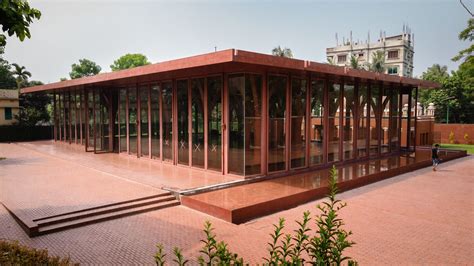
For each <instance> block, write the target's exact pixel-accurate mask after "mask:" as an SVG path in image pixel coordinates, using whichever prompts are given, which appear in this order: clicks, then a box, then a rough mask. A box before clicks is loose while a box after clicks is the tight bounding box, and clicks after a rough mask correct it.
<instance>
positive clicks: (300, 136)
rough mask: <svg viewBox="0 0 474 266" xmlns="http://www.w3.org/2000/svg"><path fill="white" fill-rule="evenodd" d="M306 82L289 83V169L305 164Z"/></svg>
mask: <svg viewBox="0 0 474 266" xmlns="http://www.w3.org/2000/svg"><path fill="white" fill-rule="evenodd" d="M305 125H306V80H304V79H297V78H294V79H292V81H291V168H297V167H303V166H305V162H306V126H305Z"/></svg>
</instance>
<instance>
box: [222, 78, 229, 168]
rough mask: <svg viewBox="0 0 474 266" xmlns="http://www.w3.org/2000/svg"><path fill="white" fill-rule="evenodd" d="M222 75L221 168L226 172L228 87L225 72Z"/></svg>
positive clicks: (227, 153) (227, 152)
mask: <svg viewBox="0 0 474 266" xmlns="http://www.w3.org/2000/svg"><path fill="white" fill-rule="evenodd" d="M222 77H223V78H224V80H223V82H222V84H223V92H222V100H223V101H222V103H223V105H222V107H223V108H222V110H223V112H222V120H223V121H222V139H223V141H222V155H223V160H222V170H223V174H227V173H228V172H229V164H228V158H229V130H227V126H228V125H229V97H228V93H229V88H228V76H227V74H226V73H222Z"/></svg>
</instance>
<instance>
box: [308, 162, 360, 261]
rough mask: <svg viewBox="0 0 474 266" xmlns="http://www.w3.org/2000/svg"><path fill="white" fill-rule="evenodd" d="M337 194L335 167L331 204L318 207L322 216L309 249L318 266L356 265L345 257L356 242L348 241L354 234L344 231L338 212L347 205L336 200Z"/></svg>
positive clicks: (330, 184) (331, 181) (330, 190)
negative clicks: (346, 263)
mask: <svg viewBox="0 0 474 266" xmlns="http://www.w3.org/2000/svg"><path fill="white" fill-rule="evenodd" d="M337 192H338V189H337V170H336V167H334V166H333V168H332V169H331V170H330V178H329V195H328V199H329V202H323V203H322V204H320V205H318V206H317V207H318V209H319V210H320V211H321V212H322V214H321V215H320V216H319V217H317V218H316V226H317V227H318V229H317V234H316V235H315V236H314V237H313V238H311V240H310V247H309V248H308V253H309V256H310V257H311V258H312V260H313V262H316V264H318V265H321V264H325V265H340V264H341V263H342V262H343V261H346V260H348V261H349V263H350V264H352V263H355V262H354V261H351V258H350V257H344V256H343V252H344V250H346V249H347V248H349V247H351V246H352V245H354V244H355V242H352V241H349V240H348V237H349V236H350V235H352V232H351V231H346V230H344V229H343V226H344V222H343V220H342V219H341V218H339V215H338V211H339V210H341V209H342V208H344V207H346V206H347V204H346V203H343V202H342V201H341V200H338V199H336V194H337Z"/></svg>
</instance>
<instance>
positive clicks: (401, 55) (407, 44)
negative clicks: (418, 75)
mask: <svg viewBox="0 0 474 266" xmlns="http://www.w3.org/2000/svg"><path fill="white" fill-rule="evenodd" d="M351 35H352V34H351ZM380 35H381V36H380V38H379V39H378V40H377V42H375V43H370V41H369V40H367V41H365V42H363V43H361V42H354V41H353V40H352V37H351V38H350V39H348V40H343V44H341V45H339V44H338V43H337V37H336V47H330V48H326V56H327V58H328V61H330V62H332V63H333V64H335V65H338V66H350V59H351V56H355V57H356V58H357V60H358V61H359V64H360V65H361V66H367V65H368V63H371V62H372V56H373V54H374V52H376V51H382V52H383V53H384V54H385V73H386V74H390V75H399V76H404V77H412V76H413V54H414V53H415V52H414V40H413V39H414V38H413V37H414V35H412V34H410V33H409V30H408V28H405V27H404V29H403V33H402V34H400V35H395V36H389V37H386V36H385V34H380Z"/></svg>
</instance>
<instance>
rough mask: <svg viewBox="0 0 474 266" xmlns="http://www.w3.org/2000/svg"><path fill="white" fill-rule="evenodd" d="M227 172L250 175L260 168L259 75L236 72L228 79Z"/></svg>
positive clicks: (260, 88) (260, 84)
mask: <svg viewBox="0 0 474 266" xmlns="http://www.w3.org/2000/svg"><path fill="white" fill-rule="evenodd" d="M228 84H229V85H228V87H229V92H228V97H229V98H228V99H229V101H228V103H229V127H228V128H229V152H228V165H229V169H228V170H229V173H233V174H238V175H254V174H258V173H260V172H261V171H260V169H261V130H262V129H261V126H262V123H261V109H262V95H261V92H262V78H261V76H259V75H252V74H236V75H230V76H229V78H228Z"/></svg>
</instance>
